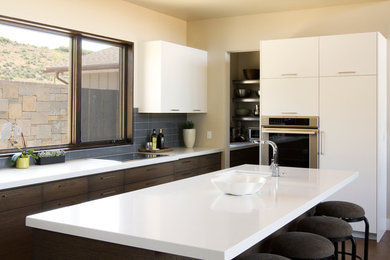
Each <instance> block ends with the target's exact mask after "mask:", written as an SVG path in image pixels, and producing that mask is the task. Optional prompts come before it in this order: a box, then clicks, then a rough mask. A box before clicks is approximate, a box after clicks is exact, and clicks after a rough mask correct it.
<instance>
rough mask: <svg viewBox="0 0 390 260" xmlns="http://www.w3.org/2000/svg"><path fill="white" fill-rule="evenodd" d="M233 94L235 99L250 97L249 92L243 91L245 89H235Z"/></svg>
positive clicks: (248, 90)
mask: <svg viewBox="0 0 390 260" xmlns="http://www.w3.org/2000/svg"><path fill="white" fill-rule="evenodd" d="M235 94H236V97H239V98H246V97H249V96H250V95H251V90H250V89H245V88H237V89H235Z"/></svg>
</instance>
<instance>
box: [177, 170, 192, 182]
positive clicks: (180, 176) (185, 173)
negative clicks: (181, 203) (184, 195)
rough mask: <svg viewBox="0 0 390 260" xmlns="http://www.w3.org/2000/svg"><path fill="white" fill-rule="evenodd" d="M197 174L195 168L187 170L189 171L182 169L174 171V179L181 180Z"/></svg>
mask: <svg viewBox="0 0 390 260" xmlns="http://www.w3.org/2000/svg"><path fill="white" fill-rule="evenodd" d="M196 175H198V171H197V170H196V169H195V170H189V171H183V172H176V173H175V180H181V179H185V178H190V177H194V176H196Z"/></svg>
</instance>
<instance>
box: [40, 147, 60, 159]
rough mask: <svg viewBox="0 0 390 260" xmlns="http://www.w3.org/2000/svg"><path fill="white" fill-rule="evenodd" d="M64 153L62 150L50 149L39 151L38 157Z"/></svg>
mask: <svg viewBox="0 0 390 260" xmlns="http://www.w3.org/2000/svg"><path fill="white" fill-rule="evenodd" d="M63 155H65V152H64V150H62V149H59V150H52V151H41V152H39V153H38V157H39V158H49V157H59V156H63Z"/></svg>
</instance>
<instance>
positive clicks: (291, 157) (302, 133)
mask: <svg viewBox="0 0 390 260" xmlns="http://www.w3.org/2000/svg"><path fill="white" fill-rule="evenodd" d="M261 136H262V140H270V141H273V142H275V143H276V145H277V146H278V150H279V165H280V166H290V167H302V168H318V117H298V116H294V117H283V116H263V117H262V119H261ZM271 154H272V151H270V148H269V147H268V146H264V145H262V147H261V164H270V162H271V161H270V157H272V156H269V155H271Z"/></svg>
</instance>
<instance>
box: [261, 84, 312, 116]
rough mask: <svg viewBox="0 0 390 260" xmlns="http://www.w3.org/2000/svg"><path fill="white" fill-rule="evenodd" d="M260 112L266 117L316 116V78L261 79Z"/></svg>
mask: <svg viewBox="0 0 390 260" xmlns="http://www.w3.org/2000/svg"><path fill="white" fill-rule="evenodd" d="M260 89H261V102H260V104H261V111H262V115H267V116H318V78H287V79H263V80H262V81H261V88H260Z"/></svg>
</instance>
